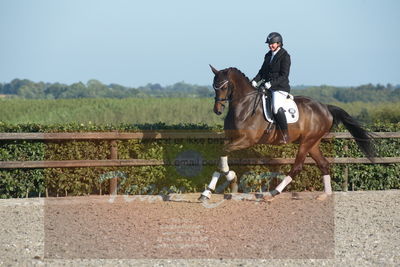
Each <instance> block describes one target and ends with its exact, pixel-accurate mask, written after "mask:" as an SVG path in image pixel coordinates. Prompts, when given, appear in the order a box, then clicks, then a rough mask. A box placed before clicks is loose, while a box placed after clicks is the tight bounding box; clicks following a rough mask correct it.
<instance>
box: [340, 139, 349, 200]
mask: <svg viewBox="0 0 400 267" xmlns="http://www.w3.org/2000/svg"><path fill="white" fill-rule="evenodd" d="M343 149H344V151H345V154H346V156H347V152H348V151H349V147H348V146H347V145H345V146H344V148H343ZM342 190H343V192H347V191H348V190H349V165H348V164H345V165H344V174H343V183H342Z"/></svg>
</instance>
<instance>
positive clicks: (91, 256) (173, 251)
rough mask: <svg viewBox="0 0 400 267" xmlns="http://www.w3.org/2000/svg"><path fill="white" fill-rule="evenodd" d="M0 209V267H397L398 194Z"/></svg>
mask: <svg viewBox="0 0 400 267" xmlns="http://www.w3.org/2000/svg"><path fill="white" fill-rule="evenodd" d="M317 194H318V193H315V192H312V193H311V192H302V193H299V194H298V197H296V198H293V197H292V194H290V193H285V194H282V195H280V196H278V197H277V198H276V199H275V200H274V201H272V202H264V201H259V200H257V199H255V198H249V199H243V198H242V197H239V196H234V197H233V199H230V200H228V199H226V198H224V197H223V196H222V195H214V196H213V199H212V201H210V202H209V203H208V204H202V203H199V202H197V200H196V198H197V197H198V194H195V195H191V194H188V195H174V196H171V197H170V198H168V199H167V198H164V199H162V198H161V197H159V196H156V197H148V196H144V197H141V196H135V197H124V196H118V197H116V198H114V199H112V198H110V197H109V196H90V197H67V198H47V199H43V198H42V199H8V200H0V216H1V218H2V219H1V221H0V225H1V229H2V231H1V233H0V239H1V240H2V242H1V245H0V265H5V266H7V265H10V266H14V265H26V264H29V265H38V266H41V265H50V266H53V265H55V266H67V265H68V266H69V265H71V264H73V265H74V264H76V265H81V264H84V265H93V266H95V265H99V264H100V265H110V266H112V265H118V264H119V265H139V266H154V265H156V266H157V265H158V266H166V265H171V266H172V265H178V266H179V265H182V266H185V265H191V266H192V265H194V266H216V264H217V265H225V266H229V265H235V266H238V265H242V266H246V265H249V266H250V265H254V264H263V265H270V266H273V265H276V264H283V265H288V266H300V265H301V266H310V265H315V266H317V265H318V266H320V265H321V264H323V265H329V266H332V265H343V264H346V265H351V266H356V265H364V266H365V265H366V264H367V265H382V264H383V265H398V264H400V256H399V253H398V247H400V212H399V207H400V205H399V204H400V191H399V190H393V191H370V192H340V193H335V194H334V196H333V197H332V198H330V199H328V200H326V201H319V200H316V199H315V197H316V196H317Z"/></svg>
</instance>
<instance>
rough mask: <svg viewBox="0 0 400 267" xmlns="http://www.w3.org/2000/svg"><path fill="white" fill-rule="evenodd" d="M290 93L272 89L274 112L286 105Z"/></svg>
mask: <svg viewBox="0 0 400 267" xmlns="http://www.w3.org/2000/svg"><path fill="white" fill-rule="evenodd" d="M287 96H288V93H287V92H285V91H272V111H273V112H274V114H276V113H277V112H278V109H279V108H281V107H284V105H285V101H286V98H287Z"/></svg>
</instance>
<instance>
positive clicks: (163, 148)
mask: <svg viewBox="0 0 400 267" xmlns="http://www.w3.org/2000/svg"><path fill="white" fill-rule="evenodd" d="M156 129H160V130H161V129H169V130H172V129H176V130H179V131H182V130H184V131H190V130H205V131H215V130H221V127H210V126H207V125H194V124H185V125H165V124H162V123H159V124H143V125H129V124H126V125H118V126H115V125H93V124H89V125H83V124H65V125H53V126H43V125H35V124H26V125H7V124H4V123H0V132H89V131H90V132H93V131H98V132H104V131H105V132H108V131H112V130H118V131H121V132H132V131H139V130H140V131H141V130H156ZM368 129H369V130H371V131H380V132H384V131H390V132H391V131H399V130H400V124H399V123H398V124H387V123H376V124H374V125H372V126H370V127H369V128H368ZM342 130H343V128H339V129H335V131H342ZM399 142H400V141H399V140H398V139H385V140H383V139H377V140H376V147H377V150H378V153H379V156H383V157H395V156H397V157H399V151H400V143H399ZM117 144H118V155H119V159H130V158H135V159H136V158H137V159H163V160H166V161H169V162H172V163H173V162H176V160H177V159H180V158H181V157H182V156H184V155H187V154H189V155H192V156H193V155H194V156H195V157H197V159H200V160H206V161H215V160H216V159H218V156H219V151H220V149H221V147H222V141H221V140H207V139H201V140H200V139H199V140H193V139H186V140H123V141H118V142H117ZM345 146H348V148H349V149H348V150H347V151H346V150H344V149H343V148H344V147H345ZM322 150H323V152H324V154H325V155H326V156H327V157H362V154H361V152H360V151H359V149H358V148H357V147H356V144H355V142H354V141H353V140H344V139H336V140H331V141H326V142H323V144H322ZM296 152H297V145H295V144H292V145H287V146H267V145H256V146H254V147H252V148H249V149H246V150H243V151H237V152H234V153H232V155H231V157H230V159H244V158H258V157H295V155H296ZM185 153H186V154H185ZM0 157H1V160H3V161H5V160H18V161H20V160H21V161H22V160H73V159H75V160H80V159H82V160H84V159H108V158H109V157H110V144H109V142H108V141H97V140H95V141H62V142H61V141H54V142H53V141H52V142H49V141H47V142H42V141H1V142H0ZM346 166H347V167H348V170H349V187H350V189H353V190H381V189H399V188H400V181H399V175H398V174H399V173H400V164H348V165H347V164H346V165H343V164H341V165H339V164H338V165H333V166H332V167H331V172H332V177H333V188H334V190H341V185H342V183H343V174H344V168H345V167H346ZM290 167H291V166H290V165H283V166H254V165H249V166H246V165H245V166H238V165H236V166H233V165H232V166H231V168H232V169H234V170H235V171H236V173H237V174H238V175H239V177H241V189H242V190H243V191H255V190H260V189H268V188H269V187H271V186H274V184H276V183H277V182H279V178H280V177H281V176H280V174H283V173H286V172H287V171H289V169H290ZM180 168H181V166H173V165H172V166H140V167H122V168H100V167H96V168H49V169H15V170H6V169H3V170H0V198H10V197H26V196H30V197H35V196H44V195H46V193H47V194H48V195H49V196H65V195H86V194H106V193H108V187H109V178H112V177H114V176H119V177H121V179H120V188H119V192H120V193H128V194H160V193H162V194H165V193H169V192H200V191H202V190H203V189H204V186H205V185H206V184H208V182H209V181H210V178H211V174H212V173H213V171H215V170H216V166H215V165H214V164H209V165H204V166H202V165H197V166H194V167H193V166H192V168H190V167H187V168H186V169H185V167H183V169H180ZM320 176H321V174H320V172H319V170H318V168H317V167H316V166H315V165H305V167H304V170H303V172H302V173H301V174H300V175H299V176H297V177H296V178H295V179H294V181H293V183H292V184H291V186H290V190H293V191H303V190H322V183H321V179H320ZM274 177H275V178H274ZM223 180H224V179H223ZM221 183H222V182H221Z"/></svg>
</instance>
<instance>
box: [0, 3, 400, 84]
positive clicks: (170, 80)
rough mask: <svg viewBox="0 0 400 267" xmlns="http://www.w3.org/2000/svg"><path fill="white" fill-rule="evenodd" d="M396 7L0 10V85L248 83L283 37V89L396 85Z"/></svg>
mask: <svg viewBox="0 0 400 267" xmlns="http://www.w3.org/2000/svg"><path fill="white" fill-rule="evenodd" d="M399 12H400V1H398V0H335V1H333V0H329V1H324V0H320V1H317V0H302V1H296V0H283V1H282V0H280V1H266V0H248V1H235V0H218V1H216V0H202V1H189V0H186V1H185V0H168V1H162V0H158V1H157V0H146V1H144V0H142V1H136V0H0V82H3V83H4V82H9V81H11V80H12V79H14V78H27V79H30V80H33V81H45V82H62V83H67V84H70V83H73V82H77V81H82V82H86V81H88V80H89V79H98V80H100V81H101V82H103V83H106V84H109V83H118V84H122V85H125V86H133V87H137V86H140V85H145V84H147V83H160V84H161V85H171V84H174V83H176V82H180V81H184V82H187V83H192V84H199V85H210V84H211V82H212V78H213V74H212V73H211V71H210V69H209V67H208V64H210V63H211V64H212V65H214V66H215V67H216V68H217V69H223V68H227V67H237V68H239V69H240V70H242V71H243V72H244V73H245V74H246V75H247V76H248V77H249V78H253V77H254V76H255V75H256V73H257V71H258V70H259V68H260V66H261V64H262V60H263V57H264V54H265V53H266V52H267V46H266V45H265V43H264V42H265V38H266V36H267V35H268V33H269V32H272V31H278V32H280V33H281V34H282V35H283V38H284V47H285V48H286V49H287V50H288V52H289V53H290V55H291V58H292V68H291V74H290V81H291V84H292V85H302V84H305V85H322V84H327V85H335V86H357V85H360V84H366V83H373V84H376V83H381V84H387V83H392V84H400V53H399V51H398V49H399V47H400V30H399V29H400V15H399Z"/></svg>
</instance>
